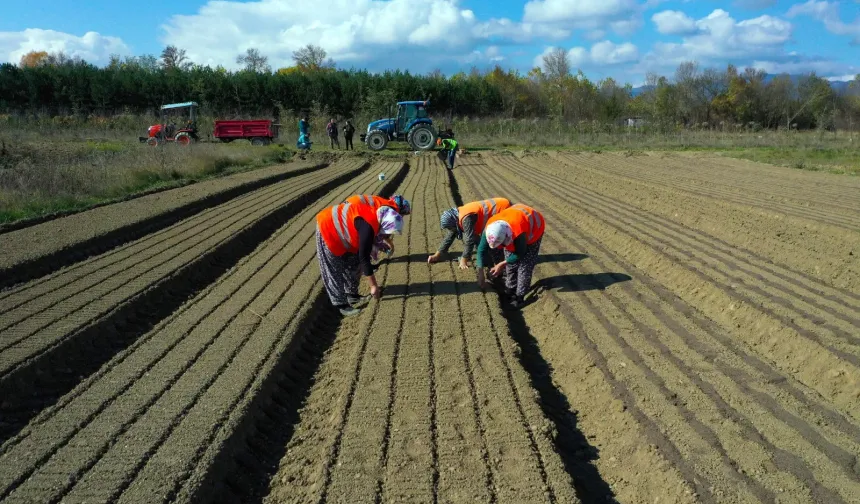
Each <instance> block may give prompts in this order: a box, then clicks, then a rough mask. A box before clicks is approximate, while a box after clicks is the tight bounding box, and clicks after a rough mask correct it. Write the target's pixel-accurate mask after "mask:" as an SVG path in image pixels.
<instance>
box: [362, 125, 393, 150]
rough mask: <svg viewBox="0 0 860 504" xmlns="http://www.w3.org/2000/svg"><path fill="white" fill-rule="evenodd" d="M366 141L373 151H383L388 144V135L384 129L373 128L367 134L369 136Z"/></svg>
mask: <svg viewBox="0 0 860 504" xmlns="http://www.w3.org/2000/svg"><path fill="white" fill-rule="evenodd" d="M364 143H366V144H367V148H368V149H370V150H372V151H381V150H383V149H385V147H386V146H388V135H386V134H385V132H384V131H382V130H373V131H371V132H370V133H368V134H367V138H365V140H364Z"/></svg>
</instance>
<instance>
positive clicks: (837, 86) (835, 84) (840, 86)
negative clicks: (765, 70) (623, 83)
mask: <svg viewBox="0 0 860 504" xmlns="http://www.w3.org/2000/svg"><path fill="white" fill-rule="evenodd" d="M776 77H777V75H776V74H767V75H766V76H765V78H764V81H765V82H770V81H772V80H773V79H774V78H776ZM789 77H790V78H791V80H792V81H793V82H794V83H795V84H797V83H798V82H800V79H802V78H803V75H789ZM850 84H851V81H850V80H848V81H841V80H837V81H830V87H832V88H833V89H834V90H835V91H836V92H837V93H843V92H845V91H847V90H848V86H849V85H850ZM648 89H649V86H639V87H635V88H633V90H632V91H631V92H630V94H631V95H632V96H634V97H636V96H639V95H640V94H642V93H644V92H645V91H648Z"/></svg>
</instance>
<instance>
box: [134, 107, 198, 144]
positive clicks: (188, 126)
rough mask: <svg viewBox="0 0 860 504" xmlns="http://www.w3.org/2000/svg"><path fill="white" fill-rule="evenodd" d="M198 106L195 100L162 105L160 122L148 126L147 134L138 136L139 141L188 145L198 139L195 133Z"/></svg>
mask: <svg viewBox="0 0 860 504" xmlns="http://www.w3.org/2000/svg"><path fill="white" fill-rule="evenodd" d="M198 107H199V106H198V105H197V103H196V102H184V103H171V104H169V105H162V106H161V109H160V111H161V123H160V124H155V125H152V126H150V127H149V129H148V130H147V132H148V136H146V137H140V141H141V142H146V144H148V145H152V146H155V145H160V144H163V143H164V142H176V143H177V144H180V145H188V144H190V143H191V142H195V141H198V140H200V138H199V137H198V135H197V109H198Z"/></svg>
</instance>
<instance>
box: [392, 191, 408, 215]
mask: <svg viewBox="0 0 860 504" xmlns="http://www.w3.org/2000/svg"><path fill="white" fill-rule="evenodd" d="M391 199H392V200H394V203H395V204H396V205H397V208H399V209H400V215H409V214H411V213H412V205H410V204H409V200H408V199H406V198H404V197H403V196H402V195H400V194H395V195H394V196H393V197H392V198H391Z"/></svg>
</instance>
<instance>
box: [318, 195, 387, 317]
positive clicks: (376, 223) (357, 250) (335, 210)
mask: <svg viewBox="0 0 860 504" xmlns="http://www.w3.org/2000/svg"><path fill="white" fill-rule="evenodd" d="M402 231H403V217H401V216H400V214H399V213H397V212H395V211H394V209H393V208H391V207H388V206H382V207H379V208H374V207H372V206H370V205H364V204H358V205H355V204H351V203H341V204H339V205H335V206H333V207H329V208H326V209H325V210H323V211H322V212H320V213H318V214H317V258H318V259H319V264H320V274H321V275H322V279H323V284H325V289H326V292H328V297H329V299H330V300H331V303H332V304H333V305H334V306H335V307H337V308H338V309H339V310H340V312H341V313H342V314H343V315H346V316H352V315H357V314H358V313H360V312H361V307H362V306H363V305H364V304H365V303H367V302H368V301H369V300H370V296H372V297H374V298H376V299H379V298H380V297H381V296H382V291H381V290H380V288H379V285H377V283H376V277H375V276H374V274H373V266H372V265H371V264H370V254H371V250H372V249H373V244H374V242H375V241H376V239H377V237H387V236H390V235H394V234H400V233H401V232H402ZM360 275H363V276H365V277H366V278H367V281H368V283H369V284H370V296H365V297H362V296H360V295H359V294H358V281H359V276H360Z"/></svg>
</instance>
